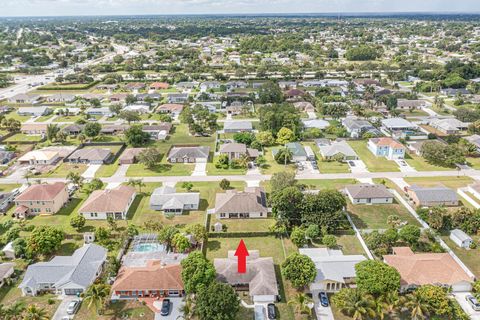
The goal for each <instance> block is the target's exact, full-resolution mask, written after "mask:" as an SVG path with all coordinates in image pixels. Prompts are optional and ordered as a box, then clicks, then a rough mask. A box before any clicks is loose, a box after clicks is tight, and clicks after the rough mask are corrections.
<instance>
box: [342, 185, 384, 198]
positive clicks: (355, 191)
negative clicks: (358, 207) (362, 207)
mask: <svg viewBox="0 0 480 320" xmlns="http://www.w3.org/2000/svg"><path fill="white" fill-rule="evenodd" d="M345 190H346V191H347V192H348V193H349V194H350V196H351V197H352V198H353V199H366V198H393V194H392V193H390V192H389V191H388V189H387V188H386V187H385V186H384V185H383V184H368V183H361V184H353V185H349V186H346V187H345Z"/></svg>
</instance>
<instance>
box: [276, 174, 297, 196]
mask: <svg viewBox="0 0 480 320" xmlns="http://www.w3.org/2000/svg"><path fill="white" fill-rule="evenodd" d="M296 184H297V180H295V173H293V172H284V171H283V172H275V173H274V174H273V175H272V178H271V179H270V189H271V190H272V193H275V192H276V191H279V190H283V189H285V188H286V187H293V186H295V185H296Z"/></svg>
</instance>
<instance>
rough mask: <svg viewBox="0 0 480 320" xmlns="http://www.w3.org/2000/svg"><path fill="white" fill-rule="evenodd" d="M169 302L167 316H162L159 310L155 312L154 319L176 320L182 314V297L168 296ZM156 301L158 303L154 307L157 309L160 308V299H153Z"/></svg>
mask: <svg viewBox="0 0 480 320" xmlns="http://www.w3.org/2000/svg"><path fill="white" fill-rule="evenodd" d="M169 299H170V302H171V303H172V305H171V306H170V314H169V315H168V316H162V315H161V314H160V312H156V313H155V320H176V319H177V318H178V317H179V316H182V315H183V313H182V311H181V309H182V307H183V305H184V304H185V302H184V301H183V299H182V298H169ZM156 302H158V303H159V305H158V306H157V305H155V308H158V309H159V310H160V309H161V308H162V303H161V301H155V303H156Z"/></svg>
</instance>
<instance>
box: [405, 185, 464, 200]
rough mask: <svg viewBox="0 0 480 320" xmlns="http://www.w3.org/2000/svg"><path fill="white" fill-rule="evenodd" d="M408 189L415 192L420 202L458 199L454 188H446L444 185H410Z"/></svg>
mask: <svg viewBox="0 0 480 320" xmlns="http://www.w3.org/2000/svg"><path fill="white" fill-rule="evenodd" d="M408 189H409V190H411V191H412V192H414V193H415V194H416V196H417V198H418V200H419V201H420V203H424V202H455V201H458V197H457V193H456V192H455V190H453V189H450V188H447V187H445V186H436V187H420V186H417V185H412V186H410V187H409V188H408Z"/></svg>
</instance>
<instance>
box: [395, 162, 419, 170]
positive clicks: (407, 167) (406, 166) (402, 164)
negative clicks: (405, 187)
mask: <svg viewBox="0 0 480 320" xmlns="http://www.w3.org/2000/svg"><path fill="white" fill-rule="evenodd" d="M394 161H395V162H396V163H397V165H398V167H399V168H400V171H401V172H415V171H417V170H415V168H413V167H411V166H410V165H409V164H408V163H407V161H405V160H403V159H397V160H394Z"/></svg>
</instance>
